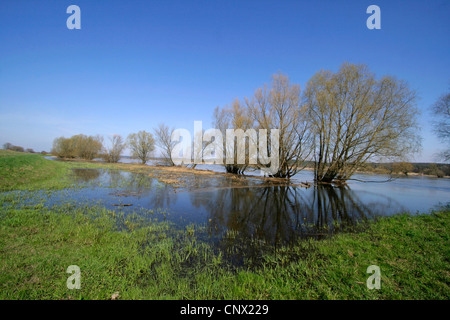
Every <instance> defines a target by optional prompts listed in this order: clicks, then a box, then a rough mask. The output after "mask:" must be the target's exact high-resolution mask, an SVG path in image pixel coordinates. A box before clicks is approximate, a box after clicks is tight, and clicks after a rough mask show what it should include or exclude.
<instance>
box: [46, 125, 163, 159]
mask: <svg viewBox="0 0 450 320" xmlns="http://www.w3.org/2000/svg"><path fill="white" fill-rule="evenodd" d="M126 147H129V148H130V150H131V152H132V156H133V157H134V158H136V159H139V160H140V161H141V163H143V164H145V163H146V162H147V161H148V160H150V158H151V155H152V152H153V151H154V149H155V141H154V138H153V135H152V134H151V133H149V132H146V131H139V132H138V133H132V134H130V135H128V138H127V140H126V141H125V140H124V139H123V137H122V136H121V135H117V134H115V135H113V136H112V137H110V138H109V142H108V143H106V144H104V140H103V137H101V136H99V135H96V136H86V135H84V134H78V135H74V136H72V137H70V138H65V137H59V138H56V139H55V140H54V141H53V148H52V151H51V153H52V154H54V155H56V156H58V157H59V158H65V159H74V158H80V159H85V160H93V159H94V158H103V159H104V160H105V161H106V162H111V163H115V162H118V161H119V160H120V157H121V155H122V152H123V150H124V149H125V148H126Z"/></svg>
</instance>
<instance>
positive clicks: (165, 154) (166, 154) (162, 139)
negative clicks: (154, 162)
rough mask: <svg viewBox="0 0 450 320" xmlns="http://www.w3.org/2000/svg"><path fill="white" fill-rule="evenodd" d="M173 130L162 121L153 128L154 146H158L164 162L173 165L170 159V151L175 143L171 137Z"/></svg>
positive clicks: (171, 151)
mask: <svg viewBox="0 0 450 320" xmlns="http://www.w3.org/2000/svg"><path fill="white" fill-rule="evenodd" d="M173 131H174V129H170V128H169V127H168V126H167V125H165V124H164V123H160V124H159V125H158V127H157V128H154V129H153V132H154V133H155V143H156V146H158V147H159V148H160V151H161V156H162V159H163V161H164V163H166V165H169V166H174V165H175V163H174V162H173V160H172V153H173V150H174V147H175V144H176V142H175V141H172V138H171V136H172V133H173Z"/></svg>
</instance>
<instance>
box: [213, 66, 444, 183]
mask: <svg viewBox="0 0 450 320" xmlns="http://www.w3.org/2000/svg"><path fill="white" fill-rule="evenodd" d="M415 104H416V93H415V92H414V91H413V90H411V89H410V88H409V86H408V84H407V83H406V82H404V81H401V80H398V79H396V78H394V77H391V76H384V77H382V78H381V79H376V77H375V75H374V74H373V73H371V72H370V71H369V69H368V68H367V66H365V65H354V64H349V63H345V64H343V65H342V66H341V67H340V69H339V70H338V71H337V72H331V71H324V70H322V71H319V72H317V73H316V74H315V75H314V76H313V77H312V78H311V79H310V80H309V81H308V83H307V84H306V88H305V90H304V92H303V94H301V90H300V86H299V85H297V84H291V83H290V81H289V78H288V77H287V76H285V75H283V74H280V73H279V74H275V75H274V76H273V78H272V83H271V85H270V86H268V85H265V86H263V87H262V88H258V89H257V90H256V91H255V93H254V95H253V96H252V97H250V98H244V100H243V102H241V101H239V100H235V101H234V102H233V103H232V105H231V106H225V107H223V108H219V107H217V108H216V109H215V111H214V125H215V126H216V128H218V129H219V130H221V131H223V132H224V130H225V129H226V128H233V129H243V130H247V129H248V128H257V129H266V130H270V129H274V128H277V129H279V151H278V152H279V169H278V172H276V173H275V174H273V176H275V177H286V178H289V177H291V176H293V175H294V174H296V173H297V172H298V171H299V170H301V169H302V168H303V167H304V163H305V161H308V160H309V161H314V163H315V167H314V176H315V180H316V181H317V182H321V183H330V182H344V181H346V180H348V179H349V178H350V177H351V176H352V174H353V173H354V172H355V171H356V170H357V169H358V168H360V167H361V166H362V165H364V164H365V163H366V162H367V161H369V160H375V159H391V160H392V159H400V160H401V159H404V158H405V157H406V156H407V155H409V154H411V153H414V152H416V151H418V149H419V148H420V137H419V135H418V124H417V115H418V110H417V108H416V105H415ZM447 106H448V104H447ZM447 110H448V109H447ZM270 151H271V150H268V152H270ZM247 163H248V162H247ZM258 166H260V167H263V166H264V164H260V163H258ZM245 168H246V165H239V166H237V165H226V169H227V171H228V172H234V173H242V172H243V171H244V170H245Z"/></svg>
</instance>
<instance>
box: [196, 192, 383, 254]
mask: <svg viewBox="0 0 450 320" xmlns="http://www.w3.org/2000/svg"><path fill="white" fill-rule="evenodd" d="M191 202H192V204H193V205H195V206H201V205H203V206H206V207H207V210H208V212H209V213H210V218H209V225H208V231H209V234H210V236H211V237H214V238H216V242H217V244H218V246H219V247H220V249H221V250H223V251H224V252H234V253H237V251H236V250H237V248H240V249H239V250H238V251H240V252H239V257H234V259H236V258H237V259H243V257H244V256H246V257H247V258H249V257H255V256H256V255H258V253H257V251H261V250H264V248H265V247H270V248H272V249H273V248H276V247H278V246H281V245H287V246H289V245H290V244H294V243H296V242H297V241H298V240H299V239H303V238H307V237H314V238H324V237H327V236H329V235H331V234H333V233H336V232H339V231H353V230H355V227H356V226H357V225H358V226H361V225H362V224H358V223H359V222H364V221H366V220H368V219H371V218H374V217H375V216H377V215H382V214H384V213H385V212H386V210H387V208H388V207H390V206H392V202H391V201H389V199H388V201H383V202H381V201H377V202H373V203H372V202H369V203H367V202H363V200H361V199H360V198H359V196H358V194H357V193H355V192H353V191H352V190H350V189H346V188H333V187H328V186H317V187H314V188H309V189H305V188H298V187H290V186H283V185H278V186H270V187H257V186H254V187H249V188H222V189H217V190H215V191H213V192H211V194H210V197H209V198H205V197H197V196H196V195H195V193H192V195H191ZM228 258H229V257H228Z"/></svg>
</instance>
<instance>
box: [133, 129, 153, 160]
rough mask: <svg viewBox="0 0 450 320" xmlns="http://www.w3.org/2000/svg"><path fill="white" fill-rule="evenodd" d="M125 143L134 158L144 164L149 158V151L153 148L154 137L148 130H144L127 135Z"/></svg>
mask: <svg viewBox="0 0 450 320" xmlns="http://www.w3.org/2000/svg"><path fill="white" fill-rule="evenodd" d="M127 144H128V146H129V147H130V149H131V152H132V155H133V157H134V158H136V159H139V160H141V163H142V164H145V163H146V162H147V161H148V160H150V156H151V153H152V152H153V150H155V139H154V138H153V135H152V134H151V133H150V132H146V131H144V130H142V131H139V132H138V133H131V134H129V135H128V138H127Z"/></svg>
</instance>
